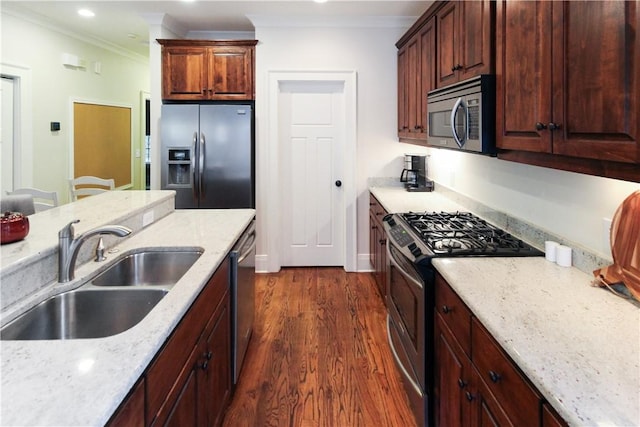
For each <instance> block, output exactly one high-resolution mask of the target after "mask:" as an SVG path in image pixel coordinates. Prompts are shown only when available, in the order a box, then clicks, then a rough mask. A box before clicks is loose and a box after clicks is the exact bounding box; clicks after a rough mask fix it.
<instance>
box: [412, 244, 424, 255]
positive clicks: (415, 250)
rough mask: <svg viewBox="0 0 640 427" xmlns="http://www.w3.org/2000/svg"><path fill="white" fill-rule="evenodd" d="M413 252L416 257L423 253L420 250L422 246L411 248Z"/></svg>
mask: <svg viewBox="0 0 640 427" xmlns="http://www.w3.org/2000/svg"><path fill="white" fill-rule="evenodd" d="M414 245H415V244H414ZM411 253H412V254H413V256H414V257H416V258H418V257H419V256H420V255H422V251H421V250H420V248H418V247H416V248H415V249H411Z"/></svg>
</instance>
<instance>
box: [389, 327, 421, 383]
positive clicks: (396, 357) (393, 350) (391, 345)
mask: <svg viewBox="0 0 640 427" xmlns="http://www.w3.org/2000/svg"><path fill="white" fill-rule="evenodd" d="M392 327H393V326H391V316H390V315H389V314H387V339H388V340H389V347H391V353H393V358H394V359H396V365H397V366H398V367H399V368H400V370H401V371H402V376H403V377H404V378H406V379H407V381H409V384H411V387H413V389H414V390H415V391H416V393H418V395H419V396H423V393H422V389H421V388H420V385H418V383H417V382H415V381H414V379H413V377H412V376H411V375H410V374H409V372H407V369H406V368H405V367H404V365H403V364H402V362H401V361H400V357H399V356H398V353H396V349H395V347H394V346H393V339H392V338H391V328H392Z"/></svg>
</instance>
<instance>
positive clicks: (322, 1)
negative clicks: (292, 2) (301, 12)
mask: <svg viewBox="0 0 640 427" xmlns="http://www.w3.org/2000/svg"><path fill="white" fill-rule="evenodd" d="M313 1H314V2H316V3H326V2H327V0H313Z"/></svg>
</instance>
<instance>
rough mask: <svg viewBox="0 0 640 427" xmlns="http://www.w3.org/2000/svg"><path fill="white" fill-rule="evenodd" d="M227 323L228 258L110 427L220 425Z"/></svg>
mask: <svg viewBox="0 0 640 427" xmlns="http://www.w3.org/2000/svg"><path fill="white" fill-rule="evenodd" d="M230 322H231V317H230V300H229V264H228V260H227V261H225V262H224V263H223V264H222V265H221V266H220V267H219V268H218V270H217V271H216V272H215V274H214V275H213V276H212V278H211V279H210V280H209V282H208V283H207V285H206V286H205V288H204V289H203V290H202V292H201V293H200V295H199V296H198V298H197V299H196V301H195V302H194V303H193V305H192V306H191V308H190V309H189V311H188V312H187V313H186V314H185V316H184V317H183V319H182V320H181V321H180V323H179V324H178V326H177V327H176V329H175V331H174V332H173V333H172V334H171V336H170V337H169V339H168V340H167V342H166V344H165V345H164V347H163V348H162V349H161V350H160V352H159V353H158V355H157V356H156V358H155V359H154V361H153V362H152V363H151V365H150V366H149V368H148V369H147V371H146V372H145V374H144V376H143V378H142V379H141V380H140V382H139V383H138V385H137V386H136V388H135V390H134V392H133V393H132V394H131V395H130V397H129V398H128V399H127V400H125V402H123V404H122V405H121V406H120V408H119V409H118V411H117V412H116V414H115V415H114V416H113V417H112V419H111V421H110V422H109V424H108V425H110V426H114V427H115V426H118V427H119V426H141V425H145V426H219V425H221V424H222V420H223V416H224V411H225V410H226V408H227V405H228V404H229V400H230V396H231V323H230ZM140 401H142V405H141V404H140ZM132 402H137V403H135V405H134V404H133V403H132ZM140 417H142V418H140ZM140 419H142V420H144V423H143V424H140Z"/></svg>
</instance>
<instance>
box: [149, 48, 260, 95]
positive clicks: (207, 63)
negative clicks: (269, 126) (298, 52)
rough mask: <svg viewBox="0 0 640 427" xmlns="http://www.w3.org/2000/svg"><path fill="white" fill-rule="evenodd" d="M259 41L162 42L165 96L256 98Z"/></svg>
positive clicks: (163, 91) (163, 90) (163, 88)
mask: <svg viewBox="0 0 640 427" xmlns="http://www.w3.org/2000/svg"><path fill="white" fill-rule="evenodd" d="M257 42H258V41H257V40H168V39H158V43H160V44H161V45H162V99H163V100H171V101H207V100H221V101H229V100H237V101H246V100H253V99H255V89H254V67H255V46H256V44H257Z"/></svg>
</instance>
